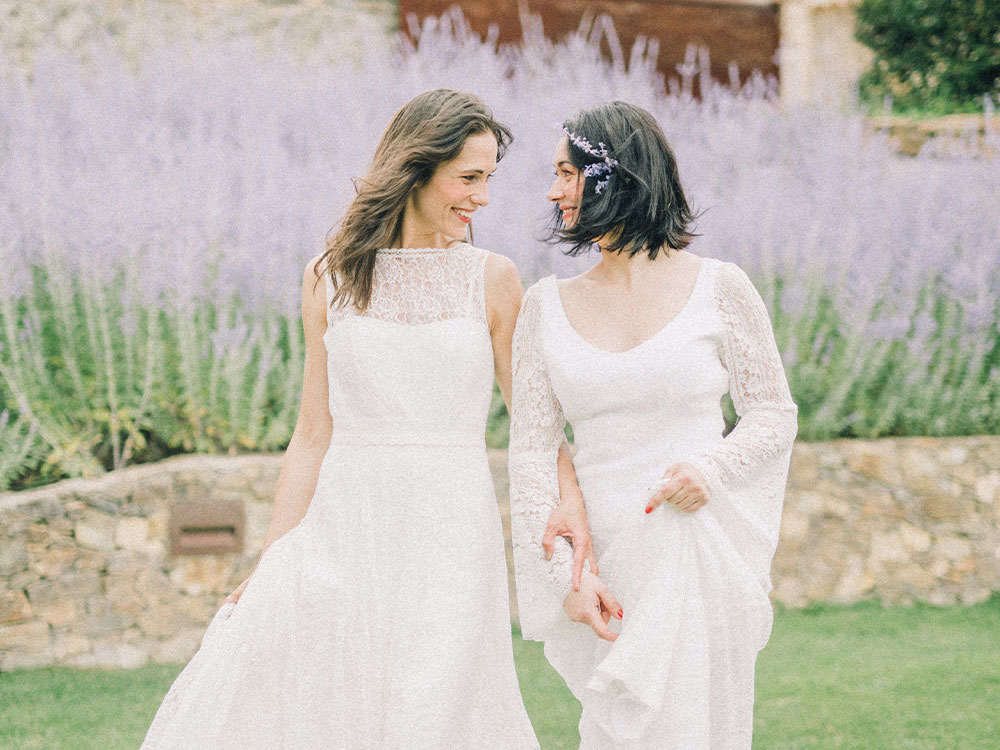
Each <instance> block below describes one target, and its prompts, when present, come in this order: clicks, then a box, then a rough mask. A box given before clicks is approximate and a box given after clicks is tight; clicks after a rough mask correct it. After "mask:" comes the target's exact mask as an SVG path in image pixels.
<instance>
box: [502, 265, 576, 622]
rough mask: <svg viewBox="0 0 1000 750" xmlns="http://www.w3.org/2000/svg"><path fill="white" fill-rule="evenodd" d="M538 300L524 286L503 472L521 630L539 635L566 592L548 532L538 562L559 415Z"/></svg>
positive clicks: (551, 503)
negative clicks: (549, 551)
mask: <svg viewBox="0 0 1000 750" xmlns="http://www.w3.org/2000/svg"><path fill="white" fill-rule="evenodd" d="M541 303H542V299H541V294H540V290H539V286H538V285H535V286H534V287H532V288H531V289H529V290H528V291H527V293H526V294H525V297H524V301H523V303H522V305H521V311H520V314H519V316H518V319H517V327H516V328H515V330H514V341H513V347H512V370H513V388H512V397H511V420H510V446H509V449H508V462H509V470H510V517H511V542H512V545H513V548H514V569H515V583H516V586H517V606H518V616H519V619H520V623H521V634H522V636H523V637H524V638H526V639H530V640H544V639H545V634H546V632H548V631H549V630H550V629H551V627H552V626H553V625H554V624H556V623H557V622H560V621H563V620H565V619H566V616H565V614H564V612H563V609H562V602H563V600H564V599H565V598H566V596H567V595H568V594H569V592H570V588H571V576H572V565H573V552H572V546H571V545H570V543H569V542H568V541H567V540H566V539H564V538H563V537H556V542H555V551H554V553H553V555H552V559H551V560H550V561H547V560H545V558H544V552H543V550H542V536H543V535H544V533H545V527H546V524H547V522H548V518H549V514H550V513H551V512H552V510H553V509H554V508H556V506H557V505H558V504H559V484H558V473H557V472H558V470H557V458H558V453H559V446H560V445H561V444H562V441H563V439H564V433H563V428H564V426H565V419H564V418H563V413H562V408H561V407H560V406H559V402H558V401H557V400H556V397H555V394H554V393H553V391H552V385H551V383H550V382H549V376H548V372H547V370H546V365H545V358H544V356H543V352H542V346H541V313H542V305H541Z"/></svg>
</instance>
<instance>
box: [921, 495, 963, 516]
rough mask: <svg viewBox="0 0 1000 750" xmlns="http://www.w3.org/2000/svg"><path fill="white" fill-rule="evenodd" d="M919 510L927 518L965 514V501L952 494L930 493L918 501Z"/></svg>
mask: <svg viewBox="0 0 1000 750" xmlns="http://www.w3.org/2000/svg"><path fill="white" fill-rule="evenodd" d="M920 510H921V512H922V513H923V514H924V515H925V516H927V517H928V518H931V519H934V520H942V519H946V518H961V517H962V516H964V515H965V513H966V509H965V502H964V501H963V500H962V499H961V498H960V497H954V496H952V495H930V496H928V497H925V498H924V499H923V500H921V502H920Z"/></svg>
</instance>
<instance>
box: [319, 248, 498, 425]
mask: <svg viewBox="0 0 1000 750" xmlns="http://www.w3.org/2000/svg"><path fill="white" fill-rule="evenodd" d="M487 256H488V253H487V252H486V251H484V250H479V249H477V248H475V247H472V246H471V245H468V244H464V243H461V244H458V245H453V246H451V247H450V248H447V249H428V250H411V249H405V250H379V251H378V254H377V256H376V261H375V276H374V283H373V285H372V297H371V301H370V303H369V305H368V308H367V309H366V310H365V311H364V312H363V313H359V312H358V310H357V309H356V308H355V307H354V306H352V305H346V306H343V307H340V308H331V309H330V310H329V312H328V314H327V331H326V333H325V335H324V337H323V338H324V341H325V342H326V346H327V352H328V357H327V374H328V378H329V385H330V388H329V393H330V414H331V415H332V417H333V426H334V433H333V438H334V441H359V440H360V441H366V442H375V443H392V442H396V443H410V442H421V443H424V442H430V443H437V442H441V443H455V442H459V443H462V442H470V441H478V442H482V440H483V435H484V431H485V424H486V417H487V414H488V411H489V402H490V394H491V392H492V380H493V349H492V344H491V341H490V335H489V329H488V327H487V324H486V302H485V297H484V294H485V286H484V275H485V267H486V259H487ZM326 285H327V300H328V301H329V300H330V299H332V295H333V284H332V282H331V281H330V279H329V278H327V279H326Z"/></svg>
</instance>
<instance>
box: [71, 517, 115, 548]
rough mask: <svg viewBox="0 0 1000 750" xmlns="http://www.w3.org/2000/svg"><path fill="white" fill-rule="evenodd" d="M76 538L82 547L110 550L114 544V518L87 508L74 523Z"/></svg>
mask: <svg viewBox="0 0 1000 750" xmlns="http://www.w3.org/2000/svg"><path fill="white" fill-rule="evenodd" d="M75 535H76V540H77V542H79V543H80V544H81V545H82V546H84V547H90V548H91V549H98V550H111V549H114V546H115V519H114V518H113V517H112V516H108V515H106V514H104V513H100V512H99V511H94V510H88V511H87V512H85V513H84V516H83V518H81V519H80V521H78V522H77V524H76V529H75Z"/></svg>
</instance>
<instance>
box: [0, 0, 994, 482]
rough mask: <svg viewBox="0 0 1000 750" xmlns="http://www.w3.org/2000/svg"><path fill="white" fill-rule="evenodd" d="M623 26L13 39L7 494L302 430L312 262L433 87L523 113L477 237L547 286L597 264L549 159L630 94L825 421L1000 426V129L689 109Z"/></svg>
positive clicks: (3, 411) (1, 185) (734, 103)
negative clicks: (902, 144) (408, 38)
mask: <svg viewBox="0 0 1000 750" xmlns="http://www.w3.org/2000/svg"><path fill="white" fill-rule="evenodd" d="M126 21H127V19H126ZM366 34H367V35H369V36H365V35H366ZM602 38H603V39H604V40H605V41H606V42H607V41H608V40H610V42H611V44H610V47H611V48H612V50H616V41H615V37H614V35H613V29H610V28H609V27H606V26H604V25H602V24H600V23H598V24H597V25H596V26H595V27H594V28H593V29H589V30H584V32H583V33H581V34H578V35H577V36H575V37H572V38H570V39H568V40H567V41H565V42H563V43H559V44H553V43H551V42H549V41H547V40H545V39H544V38H543V37H542V35H541V33H540V31H539V30H538V29H537V28H531V27H530V26H529V28H528V29H527V30H526V33H525V39H524V42H523V44H522V45H521V46H519V47H516V48H505V49H497V47H496V45H495V44H494V43H493V42H492V41H491V40H487V41H485V42H484V41H482V40H480V39H479V38H477V37H475V36H474V35H471V34H469V33H468V32H467V31H465V29H464V27H463V26H462V24H461V21H460V19H457V18H454V17H451V18H446V19H444V20H443V21H442V22H440V23H436V24H435V23H429V24H427V25H426V26H425V27H424V28H423V30H422V31H421V33H420V34H419V41H418V43H417V44H416V45H415V46H410V45H405V44H402V45H390V44H389V43H388V42H386V40H385V38H384V36H382V35H379V33H378V32H376V31H372V30H367V31H365V30H364V29H363V28H360V29H359V31H358V34H357V35H356V36H355V37H354V39H353V42H354V43H353V44H352V45H351V49H350V50H347V49H345V47H344V44H343V40H342V36H338V35H335V34H331V35H329V38H327V36H325V35H324V34H323V33H322V30H320V31H319V32H318V33H317V35H316V37H315V38H314V39H312V40H310V42H309V43H308V44H304V43H302V40H301V39H299V38H297V37H296V38H293V37H291V36H287V35H283V34H282V33H281V30H280V29H278V30H276V31H273V32H269V33H268V34H267V35H266V36H262V35H260V34H256V35H240V34H232V33H222V32H219V33H212V32H211V30H206V29H204V28H202V29H201V30H199V31H198V32H197V33H196V32H194V31H190V32H187V31H185V30H184V29H180V30H178V29H177V28H171V29H170V31H169V33H167V32H166V31H165V30H164V29H160V28H158V27H157V25H156V23H155V19H151V18H150V17H148V16H143V17H142V18H139V17H136V19H135V20H134V22H133V23H128V22H124V23H119V24H118V25H117V26H116V28H115V29H114V33H111V32H109V33H107V34H103V35H101V34H98V35H93V36H91V37H90V38H88V39H87V40H86V41H85V42H84V43H81V45H78V46H77V47H75V48H74V49H72V50H67V49H65V48H64V47H60V46H57V45H55V44H54V43H53V44H47V43H46V42H44V41H41V42H39V44H38V46H37V48H36V49H34V50H33V53H32V55H31V58H30V61H29V63H28V64H26V63H25V61H24V59H23V58H24V55H23V54H20V53H19V54H14V53H13V52H11V51H10V50H6V51H0V265H2V272H0V489H3V488H5V487H19V486H24V485H25V484H27V483H33V482H38V481H47V480H51V479H54V478H58V477H61V476H73V475H81V474H84V475H85V474H93V473H98V472H100V471H103V470H106V469H110V468H113V467H117V466H121V465H124V464H127V463H130V462H135V461H139V460H149V459H151V458H155V457H157V456H161V455H166V454H169V453H174V452H179V451H244V450H272V449H278V448H280V447H282V446H283V445H284V444H285V443H286V442H287V440H288V438H289V436H290V433H291V428H292V426H293V424H294V419H295V416H296V410H297V405H298V388H299V380H300V377H301V372H300V370H301V357H302V351H301V350H302V341H301V333H300V328H299V322H298V305H299V298H300V297H299V295H300V292H299V284H300V280H301V274H302V268H303V265H304V263H305V262H306V260H307V259H308V258H309V257H311V256H313V255H315V254H316V253H317V252H319V251H320V250H322V248H323V246H324V238H325V236H326V235H327V233H328V232H329V231H330V229H331V228H332V227H333V226H334V225H335V223H336V220H337V218H338V216H339V215H340V213H341V212H342V210H343V208H344V207H345V206H346V204H347V202H348V201H349V200H350V198H351V195H352V190H353V188H352V181H351V180H352V178H354V177H360V176H362V175H363V174H364V171H365V167H366V165H367V162H368V160H369V158H370V156H371V154H372V152H373V151H374V147H375V143H376V140H377V138H378V136H379V134H380V133H381V130H382V128H383V127H384V126H385V124H386V123H387V122H388V120H389V118H390V117H391V115H392V113H393V112H394V111H395V110H396V109H397V108H398V107H399V106H400V105H401V104H402V103H403V102H405V101H406V100H407V99H409V98H410V97H411V96H413V95H414V94H416V93H418V92H419V91H422V90H425V89H428V88H433V87H437V86H450V87H455V88H461V89H466V90H471V91H474V92H476V93H478V94H479V95H480V96H482V97H483V98H484V99H485V100H486V102H487V103H488V104H489V105H490V106H491V107H492V108H493V110H494V112H495V114H496V115H497V116H498V117H500V118H501V119H502V120H504V121H506V122H507V123H509V124H510V125H511V127H512V128H513V130H514V134H515V142H514V144H513V146H512V148H511V150H510V152H509V154H508V156H507V157H506V158H505V159H504V160H503V161H502V162H501V164H500V168H499V171H498V173H497V175H496V176H495V178H494V180H493V182H492V183H491V184H492V191H491V200H492V203H491V205H490V206H489V207H488V208H487V209H486V210H484V211H483V212H481V214H477V218H476V222H475V241H476V243H477V244H478V245H480V246H482V247H486V248H488V249H491V250H494V251H497V252H500V253H503V254H505V255H508V256H509V257H510V258H512V259H513V260H514V261H515V262H516V264H517V266H518V268H519V269H520V271H521V275H522V277H523V279H524V280H525V281H526V282H531V281H534V280H535V279H537V278H539V277H541V276H542V275H545V274H548V273H552V272H555V273H558V274H560V275H567V274H570V273H574V272H576V271H577V270H579V269H582V268H583V267H585V266H586V265H587V264H588V263H589V262H592V261H593V257H592V258H589V259H588V258H586V257H584V258H582V259H568V258H565V257H562V256H561V255H560V254H559V252H558V250H557V249H555V248H551V247H548V246H546V245H545V244H544V243H542V242H541V241H540V240H539V239H538V236H539V233H540V231H541V229H542V227H543V226H544V224H545V222H546V221H547V219H548V217H549V209H548V207H547V205H546V201H545V191H546V189H547V186H548V182H549V179H550V173H551V167H550V160H551V154H552V151H553V148H554V146H555V143H556V140H557V139H558V136H559V130H558V124H559V122H560V121H561V120H562V119H563V118H565V117H566V116H568V115H569V114H571V113H573V112H574V111H575V110H577V109H579V108H581V107H586V106H589V105H593V104H596V103H599V102H602V101H607V100H610V99H626V100H628V101H631V102H633V103H635V104H638V105H640V106H642V107H645V108H647V109H649V110H650V111H652V112H653V113H654V114H655V115H656V117H657V118H658V120H659V121H660V123H661V124H662V125H663V128H664V130H665V132H666V133H667V136H668V138H669V139H670V141H671V143H672V144H673V146H674V147H675V150H676V152H677V156H678V160H679V163H680V166H681V177H682V180H683V181H684V184H685V187H686V189H687V191H688V193H689V197H690V198H691V200H692V203H693V204H694V205H695V206H696V207H697V208H699V209H700V210H701V211H702V212H703V213H702V216H701V218H700V220H699V222H698V227H697V230H698V231H699V232H700V234H701V237H699V239H698V240H697V241H696V242H695V244H694V245H693V246H692V248H691V249H692V250H693V251H694V252H696V253H699V254H703V255H709V256H715V257H720V258H723V259H726V260H734V261H736V262H738V263H739V264H740V265H741V266H743V267H744V268H745V269H746V270H747V271H748V273H750V275H751V277H752V278H753V279H754V281H755V282H756V284H757V286H758V288H759V289H760V291H761V293H762V294H763V295H764V298H765V300H766V302H767V304H768V306H769V309H770V311H771V315H772V319H773V321H774V323H775V329H776V333H777V337H778V342H779V346H780V348H781V351H782V354H783V357H784V361H785V365H786V368H787V371H788V375H789V380H790V383H791V386H792V390H793V393H794V396H795V398H796V400H797V401H798V403H799V407H800V436H801V437H802V438H805V439H811V440H817V439H827V438H831V437H837V436H879V435H947V434H971V433H983V432H987V433H995V432H998V431H1000V369H998V366H1000V328H998V325H1000V303H998V295H997V294H996V292H995V290H996V289H997V288H998V285H1000V137H998V136H997V135H996V131H994V132H993V134H992V135H990V134H988V135H987V136H986V137H985V138H977V137H973V136H972V135H970V136H969V137H967V138H958V139H950V140H947V141H946V140H943V139H939V140H937V141H931V142H930V143H929V145H928V146H927V147H925V149H924V151H923V152H922V153H921V154H920V155H919V156H918V157H916V158H907V157H901V156H898V155H896V153H895V152H894V150H893V148H892V145H891V144H890V143H889V141H888V139H887V138H886V137H885V136H884V135H881V134H878V133H874V132H873V131H872V130H871V129H870V128H869V127H868V126H867V125H866V121H865V120H864V119H863V118H862V117H861V116H860V115H857V114H853V113H850V112H843V111H837V110H832V109H824V108H812V109H802V110H788V109H784V108H782V107H781V106H780V105H779V103H778V102H777V97H776V86H775V84H774V82H773V81H772V82H768V81H764V80H751V81H749V82H744V83H743V85H732V84H730V85H725V86H724V85H722V84H716V85H714V86H713V87H712V88H711V94H710V95H709V96H708V97H706V98H705V99H704V100H702V101H698V100H694V99H693V98H692V97H691V96H690V90H691V83H692V81H693V80H694V78H695V77H697V76H699V75H701V73H700V70H701V69H702V67H701V66H699V64H698V60H697V59H696V57H694V56H693V57H692V59H691V60H690V64H689V65H687V66H682V69H681V70H679V71H678V75H677V77H676V79H675V80H672V81H670V82H667V83H664V81H663V80H662V78H661V77H659V76H658V75H657V74H656V73H655V68H654V56H655V49H653V48H649V49H647V48H645V47H643V46H642V45H640V46H637V47H636V48H634V49H632V50H624V51H621V52H620V53H618V54H616V56H615V59H614V60H613V61H611V62H606V61H604V60H602V58H601V56H600V54H599V45H600V42H601V39H602ZM987 109H988V110H990V107H989V106H987ZM990 111H991V110H990Z"/></svg>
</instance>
